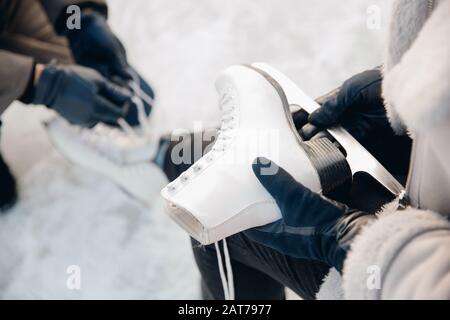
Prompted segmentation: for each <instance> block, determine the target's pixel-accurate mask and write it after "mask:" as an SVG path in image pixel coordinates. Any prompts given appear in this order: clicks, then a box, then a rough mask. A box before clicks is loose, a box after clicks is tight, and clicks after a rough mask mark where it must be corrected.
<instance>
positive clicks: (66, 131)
mask: <svg viewBox="0 0 450 320" xmlns="http://www.w3.org/2000/svg"><path fill="white" fill-rule="evenodd" d="M45 126H46V129H47V132H48V135H49V137H50V139H51V141H52V143H53V145H54V146H55V147H56V148H57V150H58V151H59V152H61V153H62V155H63V156H64V157H66V158H67V159H68V160H69V161H71V162H73V163H74V164H77V165H79V166H81V167H84V168H87V169H89V170H92V171H95V172H97V173H100V174H102V175H104V176H106V177H108V178H110V179H111V180H112V181H114V182H115V183H117V184H118V185H119V186H120V187H121V188H122V189H123V190H124V191H125V192H127V193H128V194H129V195H130V196H132V197H133V198H135V199H136V200H138V201H139V202H141V203H143V204H144V205H146V206H151V204H152V199H154V197H155V196H156V195H157V194H158V193H159V191H160V188H161V184H163V183H164V181H167V180H166V178H165V176H164V174H163V173H162V172H161V169H159V168H158V167H157V166H156V165H155V164H153V163H152V162H151V161H150V160H148V155H146V156H145V157H144V156H142V159H144V160H143V161H137V160H138V158H139V157H138V156H141V154H140V153H139V152H142V151H139V152H136V155H138V156H136V155H134V156H133V161H131V162H130V161H128V160H129V159H124V157H128V156H127V155H126V154H127V151H128V150H130V148H131V146H133V145H134V146H136V144H137V143H136V142H133V137H130V136H128V141H129V145H127V135H125V134H122V135H120V134H119V133H118V132H117V131H115V130H114V131H111V130H110V128H102V127H99V128H98V129H97V130H96V131H95V132H94V133H95V134H94V133H93V132H89V131H87V130H86V129H83V128H80V127H78V126H73V125H71V124H69V123H68V122H66V121H65V120H64V119H62V118H55V119H53V120H51V121H49V122H47V123H45ZM101 128H102V129H101ZM103 129H104V132H103V133H102V132H100V130H103ZM107 140H109V141H107ZM103 141H105V142H104V143H103V144H102V142H103ZM114 142H117V145H114ZM108 145H109V146H112V147H111V149H108ZM122 145H123V148H121V146H122ZM137 145H138V144H137ZM137 149H138V150H139V148H137ZM121 153H122V154H123V155H120V154H121ZM142 153H143V152H142ZM113 154H115V155H117V158H120V161H117V160H116V158H115V156H112V155H113ZM143 154H144V153H143Z"/></svg>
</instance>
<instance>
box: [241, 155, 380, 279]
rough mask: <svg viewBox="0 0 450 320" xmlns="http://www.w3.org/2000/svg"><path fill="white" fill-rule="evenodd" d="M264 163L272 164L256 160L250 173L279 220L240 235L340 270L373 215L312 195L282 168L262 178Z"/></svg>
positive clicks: (285, 252)
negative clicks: (270, 199)
mask: <svg viewBox="0 0 450 320" xmlns="http://www.w3.org/2000/svg"><path fill="white" fill-rule="evenodd" d="M263 164H264V165H263ZM267 164H268V165H270V167H271V168H273V167H272V166H274V165H275V164H273V163H270V162H269V160H267V159H265V158H261V159H257V161H256V162H255V164H254V165H253V171H254V173H255V175H256V177H257V178H258V179H259V181H260V182H261V184H262V185H263V186H264V188H265V189H266V190H267V191H268V192H269V193H270V194H271V195H272V197H273V198H274V199H275V201H276V203H277V205H278V207H279V208H280V210H281V214H282V219H281V220H279V221H277V222H274V223H272V224H269V225H267V226H263V227H259V228H254V229H251V230H247V231H244V234H246V235H247V236H248V237H249V238H250V239H251V240H253V241H256V242H258V243H260V244H262V245H265V246H267V247H270V248H273V249H275V250H277V251H279V252H281V253H283V254H285V255H289V256H292V257H295V258H301V259H311V260H317V261H321V262H324V263H327V264H328V265H330V266H333V267H335V268H336V269H337V270H339V271H342V268H343V264H344V260H345V258H346V256H347V252H348V251H349V249H350V246H351V244H352V241H353V240H354V238H355V236H356V235H357V234H358V233H359V232H360V231H361V228H362V227H363V226H365V225H366V224H367V223H369V222H370V221H372V220H374V219H375V216H373V215H370V214H367V213H365V212H361V211H357V210H352V209H349V208H348V207H347V206H346V205H344V204H341V203H338V202H334V201H332V200H329V199H327V198H325V197H323V196H321V195H319V194H316V193H313V192H312V191H310V190H309V189H308V188H306V187H305V186H303V185H302V184H300V183H298V182H297V181H295V180H294V178H293V177H292V176H291V175H289V173H287V172H286V171H285V170H283V169H282V168H279V170H278V172H277V174H275V175H262V174H261V172H262V171H261V169H262V168H263V167H266V165H267ZM268 165H267V166H268ZM275 168H276V165H275Z"/></svg>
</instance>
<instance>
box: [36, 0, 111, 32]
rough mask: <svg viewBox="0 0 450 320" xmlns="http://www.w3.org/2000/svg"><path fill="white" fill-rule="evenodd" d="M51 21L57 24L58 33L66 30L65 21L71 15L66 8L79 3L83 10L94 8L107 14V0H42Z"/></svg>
mask: <svg viewBox="0 0 450 320" xmlns="http://www.w3.org/2000/svg"><path fill="white" fill-rule="evenodd" d="M40 2H41V4H42V6H43V8H44V10H45V12H46V13H47V16H48V18H49V20H50V22H51V23H52V24H53V25H54V26H55V30H56V32H58V33H63V32H64V27H65V25H66V24H65V21H66V20H67V18H68V17H69V14H67V13H66V9H67V7H68V6H70V5H77V6H79V7H80V8H81V9H82V10H83V9H89V10H94V11H96V12H99V13H101V14H103V15H104V16H107V14H108V7H107V5H106V0H40Z"/></svg>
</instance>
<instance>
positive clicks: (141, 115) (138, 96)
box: [117, 69, 154, 137]
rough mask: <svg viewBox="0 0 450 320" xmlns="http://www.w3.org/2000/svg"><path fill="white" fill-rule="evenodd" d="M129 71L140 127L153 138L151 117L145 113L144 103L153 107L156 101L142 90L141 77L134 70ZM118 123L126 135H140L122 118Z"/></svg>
mask: <svg viewBox="0 0 450 320" xmlns="http://www.w3.org/2000/svg"><path fill="white" fill-rule="evenodd" d="M128 71H129V72H130V73H131V76H132V78H133V79H132V80H131V81H130V82H129V86H130V87H131V90H132V91H133V93H134V96H133V98H132V101H133V102H134V103H135V104H136V106H137V109H138V121H139V126H140V127H141V128H142V130H143V131H144V132H143V133H144V134H145V135H146V136H148V137H151V136H152V132H151V129H150V126H149V119H150V117H149V116H147V114H146V112H145V107H144V102H145V103H147V104H148V105H150V106H153V105H154V100H153V98H152V97H150V96H149V95H148V94H147V93H145V92H144V91H143V90H142V89H141V86H140V79H139V75H138V74H137V73H136V72H135V71H134V70H133V69H128ZM117 123H118V124H119V126H120V127H121V128H122V130H123V131H124V132H125V133H127V134H129V135H138V133H137V132H136V130H135V129H133V128H132V127H131V126H130V125H129V124H128V122H127V121H126V120H125V119H123V118H120V119H119V120H117Z"/></svg>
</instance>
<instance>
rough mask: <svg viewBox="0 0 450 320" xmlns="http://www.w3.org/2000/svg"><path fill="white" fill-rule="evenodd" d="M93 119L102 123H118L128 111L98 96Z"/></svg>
mask: <svg viewBox="0 0 450 320" xmlns="http://www.w3.org/2000/svg"><path fill="white" fill-rule="evenodd" d="M93 113H94V114H93V117H94V118H95V119H98V120H99V121H102V122H107V123H116V122H117V120H118V119H119V118H123V117H124V116H125V114H126V110H125V108H123V107H119V106H117V105H114V104H113V103H112V102H110V101H109V100H107V99H105V98H103V97H101V96H98V97H97V98H96V108H95V110H94V112H93Z"/></svg>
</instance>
